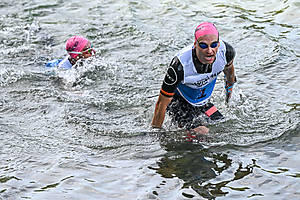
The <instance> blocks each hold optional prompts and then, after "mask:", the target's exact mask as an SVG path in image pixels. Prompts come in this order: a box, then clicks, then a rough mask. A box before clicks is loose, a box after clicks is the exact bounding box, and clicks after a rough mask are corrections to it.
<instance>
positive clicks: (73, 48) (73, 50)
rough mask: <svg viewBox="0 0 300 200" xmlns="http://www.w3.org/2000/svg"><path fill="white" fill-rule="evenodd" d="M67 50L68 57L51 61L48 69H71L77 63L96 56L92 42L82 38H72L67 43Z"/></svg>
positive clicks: (47, 65)
mask: <svg viewBox="0 0 300 200" xmlns="http://www.w3.org/2000/svg"><path fill="white" fill-rule="evenodd" d="M66 50H67V53H68V55H67V56H66V57H65V58H64V59H56V60H52V61H49V62H48V63H47V64H46V67H58V68H63V69H70V68H72V66H74V65H75V64H76V63H77V61H79V60H81V59H86V58H89V57H91V56H93V55H95V53H96V51H95V50H94V49H93V46H92V44H91V42H90V41H89V40H88V39H86V38H85V37H82V36H77V35H75V36H72V37H70V38H69V39H68V40H67V42H66Z"/></svg>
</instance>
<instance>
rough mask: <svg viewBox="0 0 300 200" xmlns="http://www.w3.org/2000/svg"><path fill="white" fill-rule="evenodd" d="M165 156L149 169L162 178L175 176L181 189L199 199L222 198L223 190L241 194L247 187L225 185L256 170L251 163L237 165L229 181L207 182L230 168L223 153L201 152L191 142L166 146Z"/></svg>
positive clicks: (199, 148)
mask: <svg viewBox="0 0 300 200" xmlns="http://www.w3.org/2000/svg"><path fill="white" fill-rule="evenodd" d="M163 147H164V148H165V149H166V150H167V152H168V153H167V154H166V155H164V157H163V158H162V159H160V161H159V162H158V166H159V167H158V168H152V169H153V170H156V172H157V173H159V174H161V175H162V177H164V178H174V177H178V178H180V179H182V180H183V181H184V184H183V186H182V188H191V189H193V190H194V191H196V192H197V193H198V194H199V195H200V196H202V197H204V198H207V199H213V198H215V197H221V196H226V194H228V193H229V192H226V191H223V190H222V189H223V188H225V187H227V188H230V189H231V190H237V191H245V190H247V189H249V188H248V187H239V188H235V187H230V186H229V184H230V183H231V182H234V181H236V180H239V179H242V178H244V177H245V176H248V175H249V174H251V173H252V172H253V168H254V167H257V165H256V164H255V160H253V163H251V164H248V165H246V166H243V164H242V163H239V166H238V168H237V169H235V171H233V178H230V179H229V180H217V181H216V182H214V183H211V182H209V180H211V179H215V178H216V177H217V176H219V175H220V174H222V173H223V172H225V171H226V170H228V169H229V168H231V167H232V162H233V161H232V159H230V158H229V157H228V155H227V154H226V153H217V152H212V151H210V150H207V149H204V148H203V147H202V146H201V145H195V144H193V143H189V142H187V143H169V144H167V145H165V146H163ZM182 195H183V196H185V197H189V198H192V197H193V196H194V195H193V194H187V193H185V192H183V193H182Z"/></svg>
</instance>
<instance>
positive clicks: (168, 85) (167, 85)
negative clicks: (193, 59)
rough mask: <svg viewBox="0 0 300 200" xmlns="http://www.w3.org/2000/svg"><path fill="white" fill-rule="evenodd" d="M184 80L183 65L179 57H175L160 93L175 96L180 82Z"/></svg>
mask: <svg viewBox="0 0 300 200" xmlns="http://www.w3.org/2000/svg"><path fill="white" fill-rule="evenodd" d="M182 80H183V67H182V65H181V63H180V61H179V59H178V58H177V57H174V58H173V60H172V61H171V64H170V66H169V68H168V70H167V73H166V76H165V78H164V81H163V84H162V86H161V90H160V93H161V94H162V95H164V96H166V97H173V96H174V94H175V90H176V88H177V85H178V83H180V82H181V81H182Z"/></svg>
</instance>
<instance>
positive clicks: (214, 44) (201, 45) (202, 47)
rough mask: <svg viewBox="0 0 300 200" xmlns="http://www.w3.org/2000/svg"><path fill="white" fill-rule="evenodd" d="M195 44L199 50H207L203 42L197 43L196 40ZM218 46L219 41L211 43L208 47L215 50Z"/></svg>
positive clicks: (206, 45)
mask: <svg viewBox="0 0 300 200" xmlns="http://www.w3.org/2000/svg"><path fill="white" fill-rule="evenodd" d="M197 42H198V44H199V47H200V48H201V49H207V48H208V44H206V43H204V42H199V41H198V40H197ZM218 44H219V41H218V42H213V43H211V44H210V45H209V46H210V47H211V48H216V47H217V46H218Z"/></svg>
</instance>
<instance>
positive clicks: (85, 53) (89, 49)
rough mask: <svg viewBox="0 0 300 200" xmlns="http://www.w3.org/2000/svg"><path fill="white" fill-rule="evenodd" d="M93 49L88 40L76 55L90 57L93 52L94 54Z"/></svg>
mask: <svg viewBox="0 0 300 200" xmlns="http://www.w3.org/2000/svg"><path fill="white" fill-rule="evenodd" d="M95 53H96V52H95V50H94V49H93V47H92V45H91V43H90V42H88V43H87V44H86V45H85V47H84V48H83V50H82V51H81V54H80V55H78V59H79V58H89V57H91V56H92V55H93V54H95Z"/></svg>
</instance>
